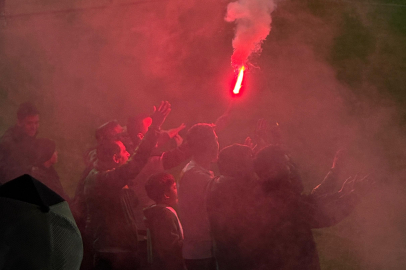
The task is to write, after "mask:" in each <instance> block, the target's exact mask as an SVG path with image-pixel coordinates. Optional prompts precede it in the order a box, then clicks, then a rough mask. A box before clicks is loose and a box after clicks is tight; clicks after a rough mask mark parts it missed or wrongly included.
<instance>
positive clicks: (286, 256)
mask: <svg viewBox="0 0 406 270" xmlns="http://www.w3.org/2000/svg"><path fill="white" fill-rule="evenodd" d="M334 177H335V176H334V174H329V175H328V176H327V178H334ZM332 181H334V180H332V179H331V180H329V179H325V180H324V181H323V183H324V184H328V183H330V182H332ZM318 188H320V189H322V185H321V186H318ZM262 190H263V196H262V199H261V200H262V202H261V204H260V206H259V211H260V213H261V214H260V215H259V216H261V217H262V218H261V219H260V220H258V223H259V224H260V231H261V232H262V233H261V234H262V239H263V241H260V242H259V243H260V246H259V249H260V250H261V252H259V253H258V254H259V256H258V257H257V261H258V262H260V263H259V265H258V269H276V270H278V269H281V270H282V269H283V270H294V269H302V270H319V269H320V263H319V257H318V253H317V249H316V244H315V242H314V238H313V234H312V229H315V228H324V227H328V226H333V225H335V224H337V223H338V222H340V221H341V220H342V219H343V218H345V217H346V216H348V215H349V214H350V213H351V211H352V209H353V208H354V206H355V204H356V202H357V198H356V197H355V195H353V194H348V195H343V196H341V195H340V193H338V192H327V190H328V189H326V190H325V192H323V193H320V192H313V194H311V195H305V194H300V193H298V192H296V191H295V190H294V189H292V188H291V186H289V185H288V184H287V181H285V182H279V183H274V184H270V182H268V181H263V183H262ZM330 191H331V190H330Z"/></svg>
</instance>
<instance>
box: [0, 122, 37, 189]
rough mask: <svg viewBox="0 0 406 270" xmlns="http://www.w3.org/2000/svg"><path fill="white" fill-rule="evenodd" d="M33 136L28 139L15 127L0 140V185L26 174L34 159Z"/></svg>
mask: <svg viewBox="0 0 406 270" xmlns="http://www.w3.org/2000/svg"><path fill="white" fill-rule="evenodd" d="M34 141H35V136H34V137H30V136H28V135H26V134H25V133H24V131H23V130H22V129H21V128H20V127H19V126H17V125H15V126H13V127H11V128H9V129H8V130H7V131H6V132H5V133H4V135H3V136H2V137H1V139H0V184H1V183H2V184H4V183H5V182H7V181H10V180H12V179H14V178H16V177H18V176H20V175H23V174H26V173H27V174H28V173H29V172H30V169H31V166H32V164H33V163H34V159H35V153H34V152H35V148H34Z"/></svg>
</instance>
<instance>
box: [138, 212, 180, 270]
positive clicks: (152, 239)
mask: <svg viewBox="0 0 406 270" xmlns="http://www.w3.org/2000/svg"><path fill="white" fill-rule="evenodd" d="M144 215H145V217H146V221H145V222H146V226H147V228H148V232H149V236H148V249H149V251H150V256H149V257H150V258H149V259H150V263H152V266H153V269H156V270H158V269H159V270H183V269H184V263H183V258H182V244H183V236H182V231H181V228H180V226H179V220H178V217H177V215H175V213H173V212H172V211H171V210H170V209H168V207H167V206H166V205H162V204H159V205H153V206H151V207H149V208H146V209H145V210H144Z"/></svg>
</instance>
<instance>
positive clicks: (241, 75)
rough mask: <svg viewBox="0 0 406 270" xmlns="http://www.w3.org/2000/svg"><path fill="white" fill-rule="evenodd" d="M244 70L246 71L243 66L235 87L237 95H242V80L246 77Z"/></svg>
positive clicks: (234, 91)
mask: <svg viewBox="0 0 406 270" xmlns="http://www.w3.org/2000/svg"><path fill="white" fill-rule="evenodd" d="M244 69H245V68H244V66H242V67H241V69H240V73H238V79H237V82H236V83H235V87H234V90H233V93H234V94H235V95H237V94H239V93H240V89H241V83H242V79H243V77H244Z"/></svg>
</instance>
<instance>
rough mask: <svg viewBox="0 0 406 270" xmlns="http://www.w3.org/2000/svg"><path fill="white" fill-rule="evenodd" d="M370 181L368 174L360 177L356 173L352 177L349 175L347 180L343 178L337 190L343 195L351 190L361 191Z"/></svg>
mask: <svg viewBox="0 0 406 270" xmlns="http://www.w3.org/2000/svg"><path fill="white" fill-rule="evenodd" d="M371 183H372V181H371V179H370V174H367V175H366V176H364V177H362V178H360V177H359V176H358V174H356V175H355V176H354V177H352V176H351V177H349V178H348V179H347V180H345V182H344V184H343V186H342V188H341V190H340V191H339V192H340V193H341V194H343V195H345V194H349V193H352V192H356V193H363V192H364V191H365V190H366V189H367V188H368V187H369V186H370V184H371Z"/></svg>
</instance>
